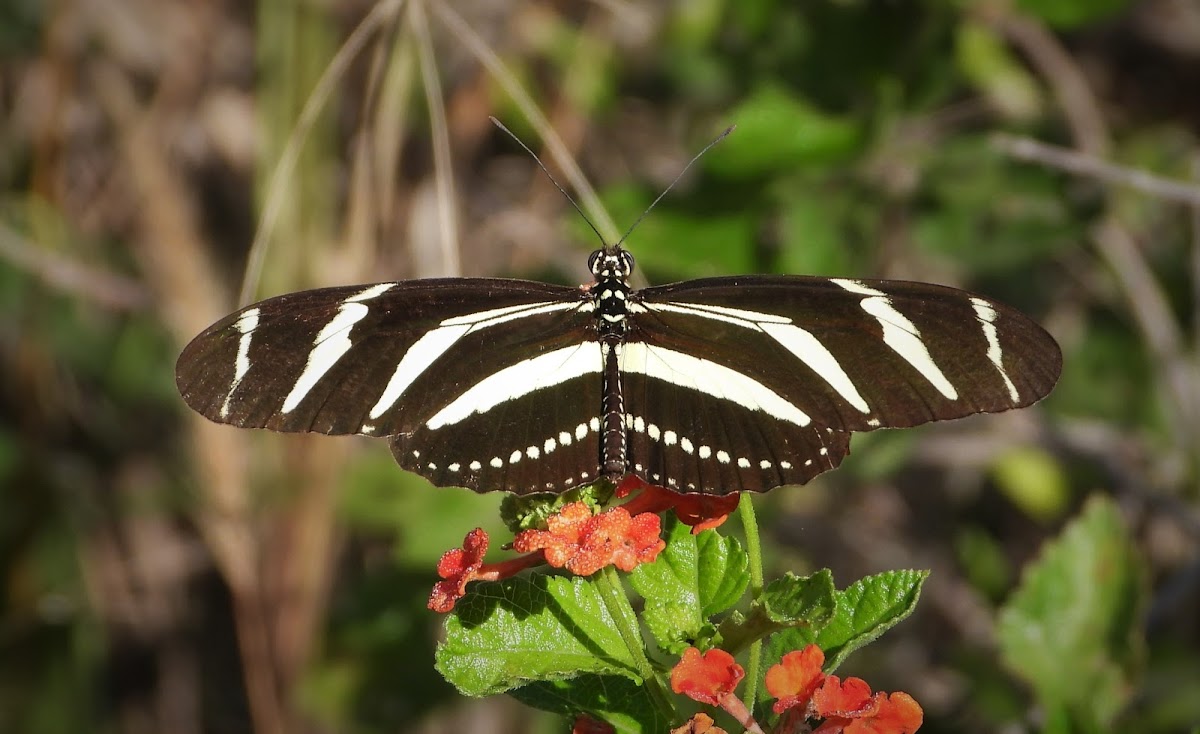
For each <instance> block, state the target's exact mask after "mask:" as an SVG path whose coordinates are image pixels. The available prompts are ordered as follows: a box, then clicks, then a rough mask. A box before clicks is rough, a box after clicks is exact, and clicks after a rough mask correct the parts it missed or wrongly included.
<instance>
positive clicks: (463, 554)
mask: <svg viewBox="0 0 1200 734" xmlns="http://www.w3.org/2000/svg"><path fill="white" fill-rule="evenodd" d="M487 549H488V534H487V533H486V532H484V530H483V528H475V529H474V530H472V531H471V532H469V533H467V537H465V538H463V544H462V547H461V548H454V549H452V550H448V551H446V552H445V553H444V554H443V555H442V558H441V560H440V561H438V565H437V573H438V576H441V577H442V580H441V581H439V582H437V583H436V584H434V585H433V591H432V592H431V593H430V594H429V605H428V606H429V608H430V609H432V610H433V611H435V612H440V613H442V614H446V613H447V612H449V611H450V610H452V609H454V604H455V602H457V601H458V600H459V599H461V598H462V596H463V594H465V593H466V591H467V584H468V583H470V582H472V581H498V580H500V579H505V578H508V577H509V576H514V575H516V574H517V573H519V572H520V571H523V570H524V569H526V568H529V567H531V566H536V565H537V564H538V563H540V562H541V559H540V558H537V557H536V556H533V557H531V556H524V557H521V558H514V559H512V560H509V561H504V562H503V563H489V564H485V563H484V562H483V557H484V555H486V554H487Z"/></svg>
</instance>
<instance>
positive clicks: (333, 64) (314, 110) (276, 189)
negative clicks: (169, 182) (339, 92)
mask: <svg viewBox="0 0 1200 734" xmlns="http://www.w3.org/2000/svg"><path fill="white" fill-rule="evenodd" d="M403 4H404V0H383V2H380V3H379V4H378V5H376V6H375V7H373V8H371V12H370V13H368V14H367V17H365V18H363V20H362V22H361V23H359V24H358V26H357V27H356V28H355V29H354V31H353V32H352V33H351V34H350V36H349V37H348V38H347V39H346V42H345V43H343V44H342V46H341V48H339V49H338V52H337V53H336V54H334V57H333V59H332V61H330V62H329V66H327V67H326V68H325V70H324V71H323V72H322V74H321V78H320V79H319V80H317V83H316V85H315V86H314V87H313V90H312V92H311V93H310V94H309V95H308V99H307V100H305V102H304V108H303V109H302V110H301V112H300V117H299V118H298V119H297V120H296V125H295V127H293V129H292V132H291V134H290V135H289V136H288V140H287V144H286V145H285V146H284V148H283V152H282V153H281V154H280V156H279V162H278V163H277V164H276V166H275V170H274V171H272V172H271V178H270V183H269V184H268V185H267V195H266V198H265V200H264V202H263V210H262V215H261V218H260V219H259V226H258V231H257V232H256V233H255V235H254V242H253V243H252V244H251V246H250V255H249V257H248V258H247V260H246V273H245V275H244V276H243V278H242V288H241V292H240V294H239V296H238V304H239V305H246V304H248V303H250V302H251V301H252V300H253V294H254V287H255V284H256V283H257V282H258V279H259V277H260V275H261V274H262V269H263V263H264V262H265V261H266V257H267V246H268V244H269V242H270V240H271V233H272V232H273V231H274V229H275V223H276V221H277V220H278V218H279V213H280V211H281V209H282V206H283V202H284V190H285V183H286V182H287V181H288V180H289V179H290V178H291V176H292V173H293V172H294V171H295V168H296V163H297V161H298V160H299V158H300V151H301V150H302V149H303V147H304V141H305V139H306V138H307V136H308V132H309V130H311V129H312V127H313V125H314V124H315V123H316V121H317V117H318V116H319V115H320V113H321V110H322V109H323V108H324V107H325V104H326V102H328V101H329V98H330V96H331V95H332V94H333V90H334V88H335V86H336V84H337V83H338V82H339V81H341V80H342V78H343V77H345V76H346V73H347V71H348V70H349V68H350V64H351V63H352V62H353V61H354V60H355V59H356V58H357V57H358V54H359V53H360V52H361V51H362V49H363V47H364V46H365V45H366V44H367V42H368V41H369V40H370V39H371V37H372V35H374V34H375V32H376V31H378V30H379V28H381V27H383V25H384V24H385V23H386V22H387V21H388V20H389V19H391V18H393V17H394V16H395V15H396V14H397V13H399V12H400V9H401V7H402V6H403Z"/></svg>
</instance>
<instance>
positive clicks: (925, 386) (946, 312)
mask: <svg viewBox="0 0 1200 734" xmlns="http://www.w3.org/2000/svg"><path fill="white" fill-rule="evenodd" d="M633 267H634V262H633V258H632V256H631V255H630V254H629V252H628V251H626V250H624V249H623V248H622V247H621V246H620V245H619V244H618V245H616V246H611V247H609V246H606V247H605V248H603V249H600V250H597V251H596V252H594V253H593V254H592V256H591V260H590V269H591V272H592V274H593V276H594V279H595V282H594V283H592V284H590V285H588V286H585V287H581V288H571V287H566V286H558V285H551V284H547V283H538V282H530V281H522V280H503V279H484V278H446V279H428V280H413V281H402V282H394V283H380V284H377V285H361V286H349V287H338V288H323V289H320V290H311V291H303V292H299V293H291V294H287V295H283V296H279V297H276V298H271V299H268V300H265V301H262V302H260V303H257V304H254V305H252V306H250V307H248V308H245V309H242V310H241V311H238V312H236V313H234V314H232V315H230V316H228V317H226V318H224V319H222V320H221V321H218V322H217V323H216V324H214V325H212V326H211V327H209V328H208V329H207V330H206V331H204V332H203V333H202V334H200V335H199V336H197V337H196V338H195V339H194V340H193V341H192V342H191V343H190V344H188V346H187V347H186V348H185V349H184V351H183V354H182V355H181V356H180V358H179V363H178V365H177V368H176V379H177V382H178V386H179V391H180V393H181V394H182V395H183V398H184V400H185V401H186V402H187V404H188V405H189V406H191V407H192V408H193V409H195V410H196V411H198V412H200V413H201V414H203V415H204V416H206V417H207V418H209V419H211V420H214V421H217V422H221V423H229V424H232V425H235V426H242V427H253V428H269V429H273V430H277V431H314V432H318V433H326V434H364V435H368V436H380V437H387V439H388V441H389V442H390V445H391V449H392V453H393V455H394V456H395V459H396V461H397V462H398V463H399V464H400V465H401V466H402V467H404V468H405V469H408V470H410V471H413V472H416V473H417V474H420V475H422V476H424V477H426V478H427V479H428V480H429V481H430V482H432V483H433V484H434V485H437V486H462V487H469V488H471V489H473V490H475V491H480V492H482V491H490V490H507V491H510V492H515V493H518V494H526V493H534V492H562V491H565V490H567V489H570V488H572V487H577V486H581V485H585V484H590V483H592V482H594V481H596V480H597V479H600V478H607V479H610V480H617V479H619V478H621V477H623V476H625V475H626V474H633V475H636V476H637V477H639V478H641V479H643V480H645V481H646V482H648V483H650V484H657V485H662V486H666V487H668V488H670V489H673V490H675V491H678V492H698V493H705V494H728V493H732V492H739V491H745V490H749V491H766V490H769V489H771V488H773V487H778V486H780V485H785V484H801V483H804V482H807V481H808V480H810V479H812V478H813V477H814V476H816V475H818V474H820V473H821V472H824V471H828V470H829V469H833V468H835V467H836V466H838V464H839V463H840V462H841V460H842V458H843V457H845V456H846V454H847V453H848V452H849V443H850V433H851V432H853V431H871V430H874V429H876V428H899V427H907V426H915V425H918V424H921V423H925V422H927V421H934V420H946V419H951V418H960V417H963V416H967V415H970V414H973V413H991V412H999V411H1003V410H1008V409H1010V408H1018V407H1023V406H1027V405H1030V404H1032V403H1034V402H1036V401H1038V400H1040V399H1041V398H1042V397H1044V396H1045V395H1046V394H1047V393H1049V392H1050V390H1051V388H1052V387H1053V386H1054V383H1055V382H1056V381H1057V379H1058V375H1059V372H1060V370H1061V367H1062V357H1061V354H1060V352H1059V348H1058V345H1057V344H1056V343H1055V342H1054V340H1053V339H1052V338H1051V337H1050V335H1049V334H1047V333H1046V332H1045V331H1043V330H1042V328H1041V327H1039V326H1038V325H1037V324H1036V323H1034V322H1033V321H1031V320H1030V319H1029V318H1027V317H1026V316H1024V315H1023V314H1021V313H1020V312H1019V311H1016V310H1015V309H1013V308H1011V307H1009V306H1006V305H1004V304H1001V303H997V302H995V301H992V300H989V299H986V298H983V297H981V296H977V295H973V294H971V293H967V292H964V291H960V290H955V289H953V288H948V287H944V286H938V285H930V284H926V283H913V282H905V281H888V280H849V279H839V278H818V277H805V276H736V277H721V278H706V279H701V280H692V281H686V282H682V283H675V284H673V285H666V286H659V287H651V288H645V289H642V290H632V289H631V288H630V286H629V283H628V279H629V275H630V273H631V272H632V271H633Z"/></svg>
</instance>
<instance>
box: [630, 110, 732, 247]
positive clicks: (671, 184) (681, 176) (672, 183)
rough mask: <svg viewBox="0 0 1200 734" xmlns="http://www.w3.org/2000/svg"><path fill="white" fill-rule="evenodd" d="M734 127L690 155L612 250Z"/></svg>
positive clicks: (730, 127)
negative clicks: (677, 173) (701, 157)
mask: <svg viewBox="0 0 1200 734" xmlns="http://www.w3.org/2000/svg"><path fill="white" fill-rule="evenodd" d="M736 127H737V125H730V126H729V127H727V128H725V131H724V132H722V133H721V134H720V135H718V136H717V137H715V138H713V141H712V142H711V143H709V144H708V145H706V146H704V149H703V150H701V151H700V152H699V153H697V154H696V155H694V156H692V159H691V160H690V161H688V164H687V165H686V166H684V167H683V170H682V171H680V172H679V175H678V176H676V177H675V180H674V181H672V182H671V183H670V184H668V186H667V188H665V189H663V190H662V193H661V194H659V195H658V198H656V199H655V200H654V201H652V202H650V206H648V207H646V211H644V212H642V215H641V216H640V217H638V218H637V220H636V221H634V223H633V226H631V227H630V228H629V229H628V230H626V231H625V234H623V235H621V239H619V240H617V244H616V245H615V246H614V247H613V249H614V250H617V249H620V247H621V245H622V244H624V242H625V240H627V239H629V235H631V234H633V230H635V229H637V226H638V225H639V224H641V223H642V220H643V219H645V218H646V215H647V214H649V213H650V210H651V209H653V208H654V207H655V206H656V205H657V204H658V202H660V201H662V198H663V197H664V196H666V195H667V192H668V191H670V190H671V189H673V188H674V187H675V184H677V183H679V179H681V178H683V174H685V173H687V172H688V169H689V168H691V167H692V164H693V163H695V162H696V161H698V160H700V156H702V155H704V154H705V153H707V152H708V150H709V148H712V147H713V146H714V145H716V144H717V143H719V142H721V141H722V140H724V139H725V138H726V137H727V136H728V135H729V133H731V132H733V129H734V128H736Z"/></svg>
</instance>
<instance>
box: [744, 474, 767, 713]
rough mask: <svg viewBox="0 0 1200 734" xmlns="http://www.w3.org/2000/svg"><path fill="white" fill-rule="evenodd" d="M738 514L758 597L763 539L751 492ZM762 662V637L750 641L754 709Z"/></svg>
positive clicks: (749, 688)
mask: <svg viewBox="0 0 1200 734" xmlns="http://www.w3.org/2000/svg"><path fill="white" fill-rule="evenodd" d="M738 516H739V517H740V518H741V519H742V529H743V530H744V532H745V533H746V555H747V557H748V563H747V564H746V565H747V566H748V568H749V571H750V595H751V598H753V599H758V598H759V596H761V595H762V590H763V565H762V539H761V538H759V535H758V518H757V517H756V516H755V514H754V503H753V502H752V501H751V499H750V493H749V492H742V497H741V499H740V500H739V501H738ZM761 663H762V638H758V639H756V640H754V642H752V643H750V657H749V659H748V660H747V661H746V697H745V698H744V699H743V700H744V701H745V704H746V708H747V709H749V710H751V711H753V710H754V699H755V698H756V697H757V695H758V668H759V665H760V664H761Z"/></svg>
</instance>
